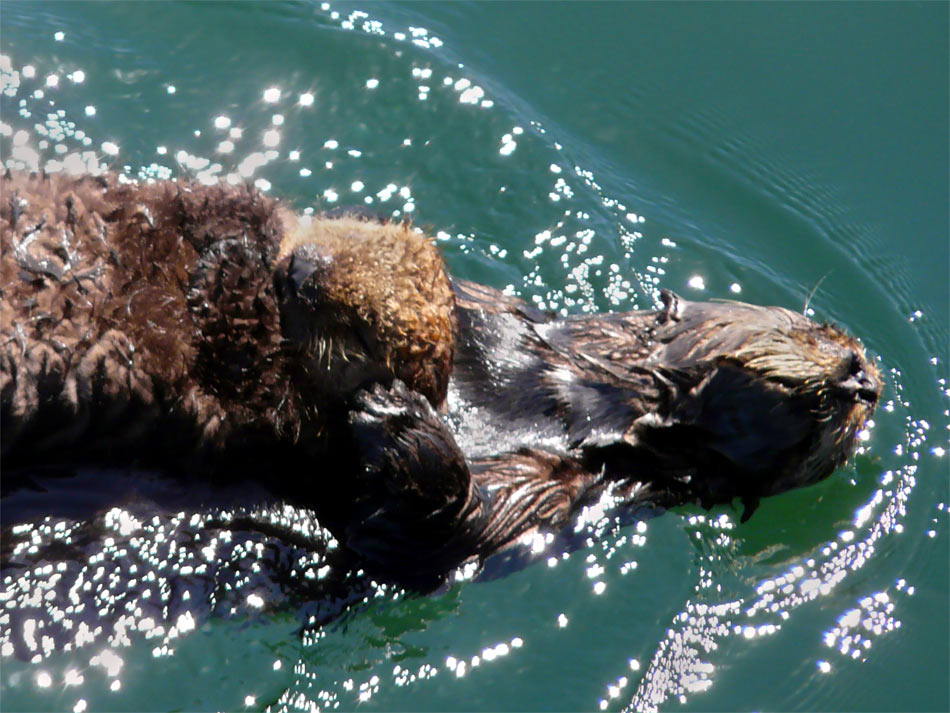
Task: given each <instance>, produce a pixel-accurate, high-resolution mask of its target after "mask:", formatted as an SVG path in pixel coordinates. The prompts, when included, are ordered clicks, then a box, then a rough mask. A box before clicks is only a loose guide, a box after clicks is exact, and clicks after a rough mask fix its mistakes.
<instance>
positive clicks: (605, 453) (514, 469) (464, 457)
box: [0, 175, 881, 581]
mask: <svg viewBox="0 0 950 713" xmlns="http://www.w3.org/2000/svg"><path fill="white" fill-rule="evenodd" d="M0 186H2V194H3V195H2V201H0V231H2V248H3V261H2V273H0V286H2V295H0V296H2V301H3V314H2V321H0V334H2V347H0V359H2V381H0V390H2V420H3V423H2V442H3V453H4V456H3V457H4V466H5V467H6V466H8V465H11V464H12V465H26V466H29V465H31V464H35V463H38V462H40V461H42V460H44V459H47V458H49V457H50V456H51V455H60V456H62V457H65V458H67V459H75V460H87V461H88V460H93V461H97V460H103V459H105V458H107V457H108V458H113V459H115V458H118V459H120V460H123V459H124V460H125V461H129V462H131V461H133V460H137V459H141V460H142V461H143V462H147V463H163V464H167V465H172V466H173V467H175V466H177V467H178V468H181V467H182V464H183V463H187V462H188V459H189V458H190V457H191V456H192V455H194V454H201V455H202V456H203V457H204V461H203V462H202V465H201V466H200V467H198V468H193V470H199V471H201V470H211V471H215V470H217V471H220V470H221V469H222V468H221V464H222V463H226V464H227V467H226V468H225V469H224V470H226V471H227V472H229V473H231V469H235V472H234V473H231V475H235V473H236V472H237V471H241V469H243V473H244V474H245V475H250V476H251V477H254V476H256V477H258V478H261V479H264V480H266V481H267V482H268V484H271V485H273V488H272V489H273V491H274V492H275V493H277V494H278V495H279V496H281V497H289V498H291V499H293V500H294V501H295V502H300V503H302V504H306V505H308V506H311V507H315V508H316V509H317V511H318V514H319V516H320V518H321V520H325V521H326V522H327V524H328V525H329V526H330V527H331V528H332V529H334V531H335V532H336V533H337V534H338V536H339V537H340V539H341V540H342V541H343V542H344V543H345V544H346V545H347V547H348V548H349V549H350V550H351V551H353V552H355V553H357V554H358V555H360V556H362V557H363V558H364V559H365V560H366V561H369V562H371V563H372V564H373V565H374V566H375V567H376V568H377V569H378V570H379V571H381V572H383V573H385V574H389V575H391V576H393V577H395V578H400V579H402V580H404V581H411V580H412V579H413V578H415V577H419V578H422V579H425V578H426V577H427V576H429V575H432V574H437V573H440V572H444V571H445V570H446V568H448V567H450V566H452V565H453V564H457V563H458V562H461V561H462V560H464V559H466V558H468V557H471V556H473V555H477V556H481V557H485V556H487V555H490V554H491V553H493V552H496V551H498V550H499V549H503V548H506V547H508V546H509V545H510V544H511V543H512V542H514V541H516V540H517V539H518V538H520V537H523V536H525V535H530V534H532V533H534V532H536V531H538V530H546V531H550V530H553V529H557V528H559V527H562V526H564V525H566V524H567V523H568V522H569V521H570V518H571V516H572V515H573V514H574V513H575V512H577V510H578V508H580V507H581V506H582V505H584V504H585V503H589V502H591V500H593V499H595V498H597V497H600V496H603V495H604V494H610V495H612V496H613V498H614V501H615V503H616V504H617V505H623V504H627V505H630V504H636V503H642V504H653V505H661V506H668V505H675V504H678V503H682V502H686V501H699V502H701V503H703V504H704V505H707V506H710V505H713V504H716V503H725V502H729V501H731V500H732V499H733V498H736V497H739V498H742V499H743V500H744V502H745V503H746V516H748V515H749V514H750V513H751V512H752V510H753V509H754V507H755V503H756V502H757V500H758V498H759V497H762V496H766V495H771V494H774V493H778V492H782V491H784V490H788V489H789V488H792V487H798V486H801V485H806V484H808V483H812V482H815V481H817V480H819V479H821V478H823V477H826V476H827V475H828V474H829V473H831V472H832V471H833V470H834V469H835V468H837V467H838V466H839V465H840V464H841V463H843V462H844V461H845V460H846V458H847V457H848V456H849V454H850V453H851V452H852V450H853V447H854V443H855V440H856V437H857V433H858V431H859V430H860V428H861V427H862V425H863V423H864V421H865V420H866V418H867V417H868V416H869V414H870V413H871V412H872V410H873V407H874V404H875V402H876V400H877V397H878V395H879V393H880V388H881V384H880V377H879V375H878V372H877V370H876V368H875V367H874V366H873V364H871V363H870V362H869V361H868V360H867V358H866V356H865V353H864V350H863V348H862V347H861V345H860V344H859V343H858V342H857V341H855V340H854V339H852V338H851V337H848V336H847V335H845V334H844V333H843V332H841V331H840V330H838V329H837V328H835V327H831V326H827V325H818V324H815V323H814V322H811V321H810V320H808V319H806V318H805V317H803V316H801V315H797V314H794V313H791V312H789V311H787V310H783V309H781V308H777V307H755V306H752V305H744V304H741V303H722V304H703V303H691V302H687V301H685V300H681V299H679V298H678V297H676V296H675V295H672V294H671V293H664V301H665V304H664V307H663V309H660V310H658V311H655V312H654V311H650V312H631V313H625V314H615V315H591V316H584V317H569V318H565V319H553V318H552V317H550V316H549V315H546V314H543V313H541V312H539V311H537V310H535V309H533V308H531V307H530V306H529V305H527V304H525V303H523V302H521V301H520V300H517V299H514V298H511V297H506V296H504V295H503V294H501V293H500V292H498V291H496V290H493V289H491V288H488V287H484V286H481V285H476V284H474V283H468V282H463V281H457V282H455V283H454V284H450V282H449V278H448V277H447V275H446V274H445V270H444V266H443V263H442V260H441V258H440V257H439V255H438V253H437V251H436V250H435V249H434V247H433V245H432V243H431V241H430V240H428V239H427V238H426V237H425V236H423V235H421V234H420V233H418V232H417V231H415V230H414V229H412V228H411V227H409V226H407V225H399V224H391V223H385V222H383V223H379V222H372V221H365V220H362V219H360V218H359V217H358V216H355V215H349V216H347V215H344V216H342V217H340V216H320V217H315V218H313V219H309V218H298V217H296V216H294V215H293V214H292V213H291V212H290V211H288V210H285V209H283V208H282V207H280V205H279V204H278V203H277V202H275V201H273V200H271V199H268V198H266V197H264V196H262V195H261V194H259V193H257V192H256V191H253V190H250V189H248V188H246V187H240V188H232V187H226V186H223V185H217V186H210V187H209V186H200V185H195V184H190V183H153V184H141V185H140V184H122V183H120V182H119V181H118V180H117V179H116V178H114V177H105V178H95V177H84V178H79V179H74V178H68V177H64V176H45V175H31V176H25V175H14V176H9V175H8V176H7V177H5V178H3V179H2V183H0ZM70 449H71V450H70ZM261 454H264V455H263V456H261ZM255 456H257V457H256V459H255ZM262 460H263V463H262ZM186 470H187V469H186ZM277 482H281V483H283V486H282V487H277V485H276V484H275V483H277ZM288 483H290V484H291V486H292V487H290V486H288V485H287V484H288Z"/></svg>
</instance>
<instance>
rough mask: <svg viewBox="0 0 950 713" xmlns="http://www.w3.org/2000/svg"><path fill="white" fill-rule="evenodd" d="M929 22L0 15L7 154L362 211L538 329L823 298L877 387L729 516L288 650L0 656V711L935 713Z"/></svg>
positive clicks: (122, 9)
mask: <svg viewBox="0 0 950 713" xmlns="http://www.w3.org/2000/svg"><path fill="white" fill-rule="evenodd" d="M948 8H950V6H948V5H947V4H946V3H919V4H917V3H873V4H872V3H788V4H765V3H762V4H746V3H742V4H740V3H723V4H690V3H676V4H673V3H670V4H666V3H642V4H636V5H631V4H533V3H532V4H509V3H504V4H469V3H453V4H398V5H377V4H371V3H367V4H359V3H346V4H342V3H341V4H336V3H333V4H332V7H331V6H321V5H320V4H292V5H285V4H277V3H268V4H261V5H258V4H251V3H235V4H219V3H193V4H174V5H173V4H165V3H161V4H157V3H155V4H146V3H125V4H87V3H67V4H51V3H42V4H39V3H37V4H32V3H15V2H4V3H3V4H2V5H0V48H2V54H3V55H5V56H6V57H8V58H9V64H10V67H9V68H8V69H6V70H4V72H3V77H4V81H5V82H6V87H5V90H4V91H5V94H4V95H3V97H2V105H0V107H2V117H0V121H2V123H3V126H2V127H0V128H2V129H3V133H2V135H0V148H2V150H3V160H4V162H5V163H8V162H12V163H14V164H15V163H17V162H20V163H29V162H30V161H35V162H38V163H39V164H40V165H45V164H46V162H47V161H49V160H53V161H62V160H65V159H66V158H67V157H68V156H70V155H73V154H75V155H76V156H77V158H76V159H74V160H82V156H81V155H80V154H81V152H82V151H95V152H96V154H97V160H100V161H102V162H104V163H107V164H110V165H112V166H113V168H115V169H116V170H120V171H126V172H127V173H129V174H131V175H153V176H164V175H167V174H169V173H170V174H172V175H178V174H182V173H192V174H195V173H198V174H200V173H202V172H207V171H209V170H210V169H212V168H213V164H215V163H218V164H220V170H219V171H218V173H217V174H216V175H224V174H228V173H236V174H238V175H239V177H240V179H241V180H245V179H249V180H262V181H264V182H262V183H260V185H261V186H263V187H264V188H266V189H268V190H270V191H271V192H272V193H274V194H276V195H280V196H283V197H285V198H287V199H288V200H290V201H292V202H293V203H294V204H296V206H297V207H298V208H299V209H305V208H307V207H313V208H315V209H320V208H322V207H327V206H329V205H333V204H339V203H345V204H352V203H356V202H360V201H363V200H364V199H365V198H367V197H369V198H372V201H373V205H374V206H376V207H377V208H378V209H380V210H385V211H386V212H394V214H395V212H396V211H398V214H399V215H404V214H406V213H409V214H410V215H411V216H412V217H413V219H414V220H415V221H416V222H417V223H420V224H422V225H425V226H427V227H428V228H430V229H431V230H432V231H433V232H434V233H439V234H440V244H441V246H442V248H443V250H444V252H445V253H446V255H447V258H448V261H449V263H450V267H451V269H452V270H453V272H454V273H455V274H457V275H460V276H463V277H467V278H472V279H477V280H480V281H483V282H487V283H490V284H492V285H494V286H497V287H501V288H503V287H507V286H510V287H511V289H512V290H514V291H516V292H517V293H519V294H521V295H522V296H523V297H525V298H526V299H529V300H533V301H534V302H536V303H539V304H541V305H543V306H544V307H545V308H551V309H557V310H565V311H568V312H579V311H582V310H591V309H596V310H608V309H631V308H634V307H641V308H642V307H648V306H650V305H651V304H652V300H653V299H654V296H655V289H656V288H657V287H667V288H670V289H673V290H675V291H677V292H680V293H682V294H684V295H685V296H687V297H689V298H693V299H703V298H705V299H710V298H737V297H738V298H741V299H744V300H748V301H752V302H760V303H773V304H781V305H785V306H788V307H791V308H796V309H797V308H801V307H802V306H803V304H804V303H805V300H806V297H807V295H808V294H809V293H810V292H811V291H812V289H813V288H814V287H815V286H816V285H817V284H818V283H819V281H821V284H820V287H819V288H818V289H817V290H816V291H815V294H814V296H813V298H812V299H811V302H810V307H811V309H812V310H814V314H815V315H816V318H819V319H830V320H834V321H836V322H838V323H840V324H842V325H843V326H845V327H846V328H848V329H849V330H850V331H852V332H853V333H855V334H857V335H859V336H860V337H861V338H862V339H863V340H864V342H865V344H866V345H867V346H868V348H869V350H870V351H871V352H873V353H874V354H876V355H878V356H879V357H880V359H881V363H882V368H883V370H884V371H885V372H886V373H887V374H888V380H889V383H888V387H887V390H886V393H885V395H884V399H883V401H882V407H881V408H879V409H878V412H877V414H876V416H875V419H874V420H875V425H874V427H873V428H872V429H871V430H870V434H869V439H868V441H867V442H866V443H865V448H864V450H863V452H862V453H860V454H859V455H858V456H857V457H856V459H855V461H854V462H853V464H851V465H850V466H848V467H847V468H845V469H844V470H842V471H841V472H840V473H838V474H836V475H835V476H833V477H832V478H830V479H828V480H827V481H825V482H823V483H821V484H819V485H818V486H815V487H813V488H810V489H808V490H804V491H798V492H793V493H789V494H787V495H784V496H781V497H778V498H773V499H771V500H769V501H767V502H765V503H763V505H762V507H761V508H760V510H759V512H757V514H756V515H755V517H753V518H752V520H751V521H750V522H748V523H746V524H744V525H741V526H739V525H738V517H737V516H736V515H735V513H733V512H732V511H730V510H722V511H717V512H715V513H713V514H712V515H711V516H710V515H709V514H707V513H704V512H702V511H701V510H698V509H686V510H683V511H680V512H675V513H669V514H666V515H664V516H662V517H660V518H656V519H654V520H650V521H649V522H648V523H646V524H645V530H643V531H642V532H641V531H638V529H637V527H636V526H628V527H625V528H619V529H618V528H608V530H607V531H606V532H604V533H603V534H602V536H601V537H600V538H599V539H598V540H596V541H593V542H592V543H591V544H590V545H589V546H588V547H587V548H585V549H581V550H580V551H577V552H574V553H572V554H571V555H570V556H569V557H568V558H567V559H565V560H557V566H555V567H549V566H546V565H545V564H544V563H543V562H542V563H541V564H540V565H537V566H533V567H530V568H528V569H526V570H524V571H521V572H518V573H515V574H512V575H511V576H508V577H506V578H503V579H499V580H495V581H491V582H476V583H464V584H461V585H458V586H456V587H454V588H452V589H450V590H449V591H448V592H446V593H444V594H441V595H438V596H434V597H430V598H427V599H423V600H413V599H409V600H406V599H403V598H394V597H390V598H388V599H386V598H384V599H383V600H381V601H378V602H376V603H375V604H373V605H372V606H370V607H368V608H364V609H360V610H358V611H357V612H355V613H354V614H353V615H352V616H350V617H348V618H347V619H346V620H345V621H343V622H339V623H337V624H334V625H331V626H329V627H326V628H325V629H322V630H319V631H315V632H314V631H310V632H307V633H306V634H305V635H301V634H300V633H299V632H297V631H296V625H295V623H294V622H293V621H288V617H287V615H286V614H285V613H275V614H272V615H262V616H260V617H259V618H258V619H256V620H252V621H250V622H248V623H246V624H244V625H239V624H236V623H234V622H232V621H219V620H212V621H210V622H209V623H207V624H206V625H204V626H202V627H199V629H198V630H197V631H195V632H192V633H191V635H190V636H189V637H185V638H183V639H182V640H181V643H180V645H179V646H178V647H177V648H176V650H175V651H174V653H173V654H171V655H165V656H155V655H153V651H152V649H153V644H152V643H150V642H148V641H144V640H142V639H141V637H139V638H135V637H133V640H132V641H131V644H130V645H129V646H128V647H126V648H123V649H121V650H119V653H120V654H121V656H122V658H123V660H124V662H125V663H124V665H123V667H122V669H121V672H120V673H118V674H116V675H113V676H109V675H107V673H106V672H104V669H103V667H102V666H98V665H94V664H91V663H90V658H91V657H92V656H95V655H97V654H99V653H100V650H99V649H96V650H89V648H88V647H87V648H86V649H79V650H75V651H68V652H62V651H52V652H49V653H48V654H45V655H43V656H41V657H40V660H39V661H37V662H36V663H21V662H19V661H16V660H15V659H13V658H11V657H10V656H9V655H7V654H4V655H3V657H2V658H0V662H2V666H3V668H2V672H0V684H2V705H3V708H4V709H5V710H16V709H39V710H43V709H66V710H80V711H81V710H82V709H83V706H85V707H86V708H87V709H88V710H98V709H124V710H182V709H208V710H211V709H222V708H226V709H240V708H243V707H245V705H246V706H247V707H249V708H251V709H259V708H265V707H267V706H273V708H274V709H291V710H294V709H313V708H321V709H323V708H334V707H339V708H340V709H355V708H357V707H358V708H360V709H363V710H449V709H459V710H598V709H601V708H606V709H609V710H620V709H624V708H628V707H630V708H642V709H648V708H651V707H652V706H659V708H660V709H662V710H678V709H683V708H685V709H693V710H764V709H767V710H793V709H794V710H947V709H948V708H950V690H948V688H950V644H948V642H950V620H948V608H950V607H948V602H950V573H948V562H950V534H948V528H947V513H948V509H947V503H948V502H950V494H948V468H947V463H948V459H947V456H946V455H944V450H950V446H948V425H950V418H948V415H947V409H948V384H947V378H948V368H947V359H948V358H950V353H948V352H950V347H948V341H950V336H948V335H950V326H948V323H950V295H948V278H950V256H948V255H950V219H948V194H950V185H948V173H950V170H948V155H950V147H948V135H950V118H948V105H950V96H948V92H950V90H948V87H950V69H948V68H950V54H948V36H950V33H948ZM355 11H358V12H360V13H363V14H357V15H353V14H352V13H354V12H355ZM413 28H415V29H413ZM60 32H61V33H63V34H62V36H61V37H60V36H58V35H57V34H56V33H60ZM26 66H30V67H32V68H33V69H34V72H33V73H32V75H33V76H27V75H28V74H30V72H28V71H26V72H25V71H24V67H26ZM77 70H81V72H82V74H81V75H77V74H76V72H77ZM13 71H16V75H14V74H13ZM50 75H54V76H55V77H56V80H50V79H48V77H49V76H50ZM80 78H81V80H82V81H77V80H79V79H80ZM54 81H55V85H53V84H52V83H53V82H54ZM272 87H273V88H277V89H279V96H275V95H273V94H271V95H266V94H265V91H266V90H267V89H268V88H272ZM422 87H427V89H422ZM37 92H39V93H37ZM301 95H306V96H311V97H312V99H313V101H312V104H310V103H308V102H307V100H306V99H304V102H303V103H301V101H300V98H301ZM268 99H275V101H269V100H268ZM59 111H62V112H63V114H62V115H59V114H57V112H59ZM217 117H226V118H227V119H228V120H229V123H228V122H227V121H225V120H224V118H222V119H221V120H220V121H219V122H218V124H217V125H216V118H217ZM277 117H279V118H277ZM47 122H49V123H47ZM225 124H228V125H225ZM236 128H239V129H241V130H242V131H241V134H240V136H237V135H232V133H230V132H231V131H232V129H236ZM77 131H80V132H82V135H79V134H77V133H76V132H77ZM21 132H22V133H21ZM268 132H273V133H268ZM235 134H236V132H235ZM85 140H88V142H87V143H86V144H85V145H84V141H85ZM226 141H230V142H231V144H232V145H231V146H228V145H227V144H223V142H226ZM58 145H62V146H63V147H64V149H63V150H62V152H58V149H57V146H58ZM159 147H162V149H161V150H160V148H159ZM228 149H230V150H228ZM267 151H275V152H276V155H273V154H271V155H268V154H267ZM31 152H33V153H31ZM180 152H183V153H180ZM292 152H298V153H296V154H295V153H292ZM87 159H91V157H87ZM204 159H207V161H204ZM390 184H391V185H392V189H391V190H390V189H388V188H387V187H388V186H390ZM400 189H402V190H401V191H400ZM641 219H642V220H641ZM822 278H824V279H823V281H822ZM720 516H724V518H723V519H722V520H720V519H718V518H720ZM632 563H635V565H634V564H632ZM600 568H602V571H600ZM596 582H602V583H603V585H604V589H603V592H602V593H600V594H596V593H595V590H594V586H595V583H596ZM750 612H751V614H750ZM0 621H2V620H0ZM856 636H857V637H858V638H855V637H856ZM501 645H503V646H501ZM486 652H488V653H487V655H486ZM476 656H477V657H478V664H477V665H475V662H474V661H473V657H476ZM461 663H464V664H465V666H464V667H462V666H461ZM397 667H398V668H397ZM71 670H74V671H78V672H80V673H81V675H82V682H79V683H76V681H77V680H78V679H76V678H75V676H73V677H72V678H71V679H70V680H71V681H72V682H73V684H74V685H66V684H65V680H66V677H67V672H68V671H71ZM45 675H48V676H49V679H48V681H47V679H46V678H45V677H44V676H45ZM116 681H118V682H119V684H120V685H119V686H117V687H115V690H113V686H114V683H115V682H116ZM47 682H49V684H50V685H48V686H44V685H42V684H43V683H47ZM248 697H250V698H248ZM77 705H78V708H77V707H76V706H77Z"/></svg>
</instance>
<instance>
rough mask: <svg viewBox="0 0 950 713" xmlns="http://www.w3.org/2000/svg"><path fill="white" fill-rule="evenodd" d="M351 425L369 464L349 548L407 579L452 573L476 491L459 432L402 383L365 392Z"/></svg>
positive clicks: (349, 527) (350, 529)
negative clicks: (451, 430) (457, 437)
mask: <svg viewBox="0 0 950 713" xmlns="http://www.w3.org/2000/svg"><path fill="white" fill-rule="evenodd" d="M349 420H350V425H351V429H352V435H353V439H354V441H355V444H356V446H357V448H358V450H359V453H360V462H361V467H360V473H359V476H358V478H359V482H358V487H357V488H356V490H357V493H358V494H357V496H356V502H355V503H354V510H353V516H352V518H351V520H350V522H349V523H348V524H347V527H346V543H347V545H348V546H349V547H350V549H352V550H354V551H356V552H358V553H359V554H361V555H362V556H364V557H365V558H367V559H368V560H370V561H372V562H374V563H375V564H376V565H377V567H378V568H379V569H380V570H381V571H383V572H388V573H390V574H392V575H393V576H398V577H400V578H403V579H405V578H406V577H413V576H415V575H420V574H423V573H434V572H441V571H444V569H445V568H446V567H448V566H451V565H452V564H454V563H455V560H456V559H457V558H458V557H459V556H460V555H459V552H458V550H459V545H458V542H456V541H457V540H459V535H460V531H461V529H463V522H464V519H465V517H466V515H465V513H466V512H467V510H466V508H467V507H468V504H469V502H470V500H471V499H472V492H473V491H472V480H471V476H470V473H469V470H468V466H467V465H466V463H465V459H464V458H463V457H462V454H461V451H460V450H459V448H458V446H457V445H456V444H455V440H454V439H453V438H452V434H451V433H449V431H448V429H447V428H446V426H445V424H444V423H443V422H442V420H441V419H440V418H439V415H438V414H437V413H436V412H435V411H434V410H433V408H432V406H430V405H429V402H428V401H427V400H426V398H425V397H424V396H422V395H421V394H418V393H416V392H414V391H410V390H409V389H408V388H406V386H405V385H404V384H403V383H402V382H401V381H398V380H397V381H394V382H393V384H392V386H391V387H388V388H387V387H385V386H382V385H379V384H377V385H376V386H374V387H372V388H371V389H367V390H364V391H361V392H359V393H358V395H357V396H356V398H355V402H354V408H353V410H352V412H351V414H350V419H349ZM453 543H454V544H453Z"/></svg>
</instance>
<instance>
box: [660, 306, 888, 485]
mask: <svg viewBox="0 0 950 713" xmlns="http://www.w3.org/2000/svg"><path fill="white" fill-rule="evenodd" d="M665 302H666V309H665V310H664V312H662V313H661V314H660V317H659V325H658V326H657V328H656V331H655V338H656V348H655V350H654V351H653V354H652V356H651V357H650V359H649V362H650V366H651V368H652V369H653V370H654V371H655V373H656V374H657V375H658V378H660V379H664V380H666V381H667V382H668V383H669V384H670V386H671V387H672V391H673V393H674V394H675V395H674V396H672V398H671V399H670V401H669V402H668V412H667V414H666V424H667V425H673V426H674V427H675V428H677V429H678V432H679V435H680V437H681V438H682V439H683V441H682V442H683V445H684V447H685V448H695V450H696V452H697V453H699V454H701V455H699V456H698V457H697V461H698V466H697V468H696V475H695V476H694V483H693V484H694V485H695V486H696V487H697V491H698V492H700V493H701V497H703V498H704V499H706V500H708V501H723V500H727V499H731V498H732V497H734V496H745V497H749V498H756V497H759V496H764V495H772V494H775V493H780V492H783V491H785V490H789V489H791V488H794V487H800V486H803V485H808V484H810V483H814V482H817V481H818V480H821V479H822V478H825V477H827V476H828V475H830V474H831V473H832V472H833V471H834V470H835V469H836V468H838V467H839V466H840V465H842V464H843V463H844V462H845V461H846V460H847V458H848V457H849V455H850V454H851V453H852V452H853V449H854V446H855V443H856V439H857V436H858V433H859V432H860V430H861V429H862V427H863V426H864V423H865V421H866V420H867V418H868V417H869V416H870V415H871V413H872V412H873V410H874V407H875V405H876V403H877V400H878V397H879V396H880V393H881V377H880V374H879V372H878V369H877V368H876V367H875V366H874V364H872V363H871V362H870V361H869V360H868V358H867V355H866V353H865V351H864V348H863V346H862V345H861V344H860V343H859V342H858V341H857V340H855V339H853V338H852V337H849V336H848V335H847V334H845V333H844V332H842V331H841V330H840V329H838V328H837V327H834V326H831V325H819V324H816V323H815V322H812V321H811V320H809V319H807V318H806V317H804V316H802V315H799V314H796V313H794V312H790V311H789V310H786V309H782V308H779V307H756V306H753V305H747V304H742V303H691V302H686V301H685V300H681V299H679V298H678V297H676V296H675V295H672V293H669V294H667V295H665ZM665 440H666V441H667V442H669V441H670V439H668V438H667V439H665ZM674 440H675V439H674ZM686 441H691V444H690V445H687V443H686Z"/></svg>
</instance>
